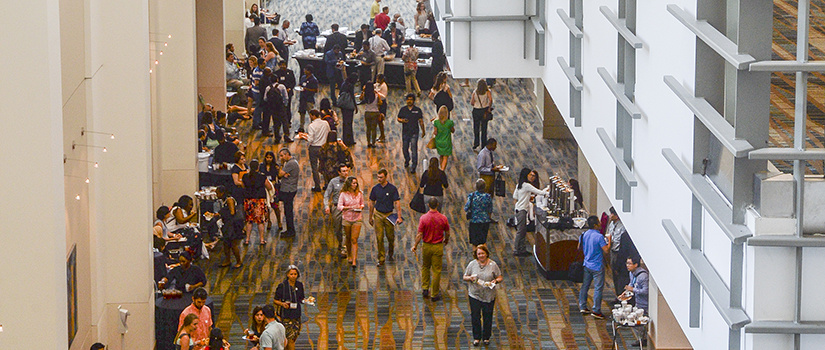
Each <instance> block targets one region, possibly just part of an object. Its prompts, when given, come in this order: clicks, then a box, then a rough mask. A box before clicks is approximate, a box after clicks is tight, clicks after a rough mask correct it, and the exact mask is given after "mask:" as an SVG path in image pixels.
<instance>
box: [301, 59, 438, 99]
mask: <svg viewBox="0 0 825 350" xmlns="http://www.w3.org/2000/svg"><path fill="white" fill-rule="evenodd" d="M292 57H293V58H295V59H296V60H297V61H298V65H299V66H300V67H301V71H303V70H304V66H306V65H307V64H312V67H313V68H314V71H313V73H314V74H315V78H317V79H318V82H319V83H321V84H328V80H327V76H326V67H325V63H324V59H323V55H322V54H320V53H316V54H315V56H309V55H306V54H302V53H296V54H294V55H292ZM358 62H359V61H357V60H352V59H347V64H348V66H347V74H348V75H349V74H359V73H360V71H359V70H360V69H368V68H367V67H364V66H361V65H360V64H359V63H358ZM415 76H416V78H417V79H418V86H419V87H420V88H421V90H422V91H427V90H429V89H430V88H432V86H433V73H432V65H431V64H430V63H429V60H427V62H426V63H418V72H417V74H416V75H415ZM384 80H385V81H386V82H387V85H390V86H393V87H406V82H405V81H404V62H403V61H401V59H400V58H397V57H396V58H394V59H393V60H392V61H386V62H385V63H384Z"/></svg>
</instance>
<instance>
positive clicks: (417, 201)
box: [410, 188, 427, 214]
mask: <svg viewBox="0 0 825 350" xmlns="http://www.w3.org/2000/svg"><path fill="white" fill-rule="evenodd" d="M410 209H412V210H415V211H417V212H419V213H421V214H424V213H426V212H427V206H426V205H424V194H423V193H421V188H419V189H418V191H416V192H415V195H413V198H412V200H411V201H410Z"/></svg>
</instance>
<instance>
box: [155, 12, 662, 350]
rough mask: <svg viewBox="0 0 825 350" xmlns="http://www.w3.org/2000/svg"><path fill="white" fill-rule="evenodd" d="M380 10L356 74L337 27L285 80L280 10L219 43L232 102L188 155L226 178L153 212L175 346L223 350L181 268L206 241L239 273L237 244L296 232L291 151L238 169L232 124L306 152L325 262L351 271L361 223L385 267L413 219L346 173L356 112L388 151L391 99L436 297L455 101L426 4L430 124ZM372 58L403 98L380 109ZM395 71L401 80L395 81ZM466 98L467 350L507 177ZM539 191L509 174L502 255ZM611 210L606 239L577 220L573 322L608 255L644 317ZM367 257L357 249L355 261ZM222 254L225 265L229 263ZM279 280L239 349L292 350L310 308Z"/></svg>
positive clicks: (366, 28)
mask: <svg viewBox="0 0 825 350" xmlns="http://www.w3.org/2000/svg"><path fill="white" fill-rule="evenodd" d="M380 2H381V0H375V2H374V3H373V4H372V6H371V7H370V11H369V12H370V21H369V24H364V25H362V26H361V28H360V29H361V30H360V31H358V32H357V33H356V34H355V45H354V52H355V53H356V56H355V57H357V58H358V59H359V60H360V61H361V62H362V64H363V67H364V68H363V72H361V73H360V74H357V75H353V74H351V75H348V76H347V75H345V74H344V72H343V69H342V62H343V61H344V57H343V51H344V48H346V47H347V46H349V45H348V39H347V38H346V36H345V35H343V34H341V33H339V32H338V29H339V27H338V25H337V24H333V25H332V26H331V30H332V34H331V35H329V36H328V37H327V40H326V45H325V47H324V48H323V55H324V65H325V67H323V68H321V67H313V66H312V65H305V66H304V67H303V69H302V72H300V74H298V75H297V77H296V74H295V73H294V71H293V70H292V69H290V68H289V60H290V56H289V50H290V47H291V46H294V45H296V43H297V42H298V41H297V40H292V39H291V38H290V35H289V33H290V32H291V30H290V29H289V28H290V22H289V21H288V20H283V21H281V18H280V15H278V14H272V13H268V14H262V13H259V11H258V7H257V5H253V6H252V8H250V10H249V12H248V13H247V21H248V22H247V23H248V28H247V32H246V38H245V41H244V49H245V55H242V57H239V56H238V55H237V54H236V53H235V48H234V45H233V44H228V45H227V46H226V79H227V87H228V90H232V91H236V92H238V94H237V96H240V98H231V99H229V101H228V103H227V109H226V113H224V112H221V111H216V110H215V108H214V107H213V106H212V105H210V104H206V103H204V104H203V108H202V110H201V112H200V113H199V114H198V123H199V125H200V127H199V131H198V135H199V138H198V139H199V144H198V151H205V152H212V154H213V161H212V162H213V164H228V166H227V170H229V172H230V173H231V181H228V182H227V183H226V184H223V185H220V186H217V189H216V191H215V192H216V197H217V199H216V200H214V202H213V203H214V204H213V205H212V207H210V208H197V207H195V206H194V201H193V200H192V198H191V197H189V196H186V195H184V196H182V197H181V198H180V199H179V201H178V202H177V203H175V205H174V206H173V207H172V208H168V207H165V206H162V207H160V208H159V209H158V211H157V213H156V214H157V219H158V220H157V221H156V223H155V226H154V234H155V236H156V237H155V262H156V265H155V281H156V282H158V283H159V289H164V288H165V287H167V286H174V287H176V288H178V289H182V290H183V291H184V292H191V293H192V304H191V305H190V306H189V307H187V308H186V309H185V310H184V312H183V313H181V315H180V320H179V324H178V330H177V335H176V337H175V340H174V343H175V345H176V346H177V347H178V348H179V349H203V348H209V349H219V348H221V347H224V348H228V346H229V345H228V343H226V341H225V339H224V338H223V335H222V333H221V331H220V329H218V328H213V326H214V325H213V322H212V319H211V311H210V309H209V307H208V306H205V305H204V303H205V300H206V298H207V292H206V289H205V287H206V286H207V284H208V283H207V280H206V276H205V275H204V273H203V271H202V270H201V269H200V268H199V267H198V266H197V265H194V264H192V262H193V260H196V259H198V258H199V257H201V254H203V253H205V252H207V251H208V250H209V249H211V248H212V247H213V246H214V245H215V244H216V243H217V242H223V260H222V261H221V263H220V265H219V266H220V267H229V266H232V267H233V268H240V267H242V266H243V258H242V256H241V253H240V249H239V246H240V245H241V242H243V244H245V245H249V244H250V242H253V241H254V240H255V239H253V236H252V234H253V231H257V232H258V237H257V239H258V240H259V244H260V246H261V247H263V246H266V245H267V238H268V237H269V234H270V232H271V230H272V228H273V227H277V231H276V234H275V235H276V237H280V238H287V239H288V238H291V237H295V236H296V235H297V234H299V233H300V232H303V230H301V229H299V228H298V226H300V225H301V224H302V223H300V222H298V223H296V222H295V209H294V201H295V197H296V195H297V193H298V192H299V187H300V186H301V184H302V182H301V181H300V180H301V176H302V174H305V172H306V169H301V165H300V163H299V162H298V160H297V159H296V156H297V155H293V152H292V151H290V149H289V148H288V147H285V146H284V147H281V148H280V149H278V150H277V152H271V151H270V152H266V154H265V155H264V159H263V161H262V162H260V161H258V160H257V159H255V158H254V157H253V158H252V159H248V158H247V154H246V153H245V144H244V142H243V141H242V139H243V138H244V137H245V136H247V135H241V134H239V132H238V130H237V129H236V128H234V127H233V125H235V124H236V123H238V122H239V121H244V120H251V129H252V130H251V131H250V133H254V132H255V130H261V134H260V136H261V137H270V136H271V137H272V141H273V144H279V143H282V142H283V143H284V144H286V143H291V142H295V141H298V142H301V143H303V142H305V143H306V152H307V154H308V158H309V164H310V168H311V169H310V174H311V175H310V176H311V178H312V183H313V185H312V188H311V193H310V196H314V195H315V194H316V193H319V192H323V202H322V203H323V204H322V207H323V210H324V213H325V214H328V215H327V216H325V217H323V218H321V219H320V220H325V221H328V223H329V225H330V227H331V229H332V232H333V234H334V236H335V238H336V240H337V242H338V244H337V246H336V247H334V251H333V254H334V255H336V256H339V257H340V258H342V259H344V258H346V260H347V264H348V265H350V266H351V267H352V268H356V267H357V266H358V261H359V259H358V257H359V237H360V235H361V233H362V231H368V229H367V230H363V229H364V226H365V225H364V222H365V221H366V222H367V223H368V225H369V226H370V227H372V228H373V233H374V235H375V237H376V242H377V247H375V252H376V254H377V265H378V266H379V267H381V266H383V265H385V264H386V263H387V262H393V261H394V259H395V255H396V251H395V243H396V237H395V230H396V226H397V225H399V224H401V223H402V222H403V221H405V219H407V220H414V218H405V217H403V213H404V212H405V211H403V210H402V207H401V203H402V202H401V201H402V197H401V194H400V192H399V189H398V188H397V187H396V186H395V185H394V184H393V183H392V182H391V177H392V175H393V174H391V173H390V171H388V170H387V169H380V170H378V171H377V172H375V173H374V176H375V178H376V179H377V183H376V184H375V185H374V186H372V187H371V188H369V189H367V188H363V187H362V185H363V184H362V183H361V181H360V180H359V178H358V177H356V176H353V175H352V174H354V173H355V172H354V171H353V169H354V168H355V167H356V166H357V165H356V164H357V162H356V160H355V159H354V158H353V153H352V152H351V148H352V147H354V146H355V145H356V144H357V141H356V138H355V135H354V134H353V122H354V116H355V114H356V113H359V112H361V113H362V114H363V116H364V118H363V120H364V123H365V126H366V139H365V144H366V147H367V148H374V147H379V146H378V145H379V144H383V143H385V141H386V134H385V128H384V122H385V119H386V115H387V113H388V110H389V109H388V105H390V104H396V103H397V104H398V105H399V106H400V108H399V109H398V112H397V115H396V118H395V121H396V122H397V123H399V124H401V136H402V145H401V146H402V153H403V157H404V167H405V168H406V169H407V171H408V172H409V173H411V174H416V173H417V172H418V170H419V149H418V144H419V139H421V138H424V139H426V138H427V137H428V130H429V133H430V138H429V140H428V142H427V148H428V149H433V150H434V152H432V153H433V154H432V155H431V158H429V159H427V160H426V161H424V162H423V163H425V164H424V165H423V170H424V171H423V173H421V177H420V180H419V181H418V187H417V188H416V191H417V193H418V194H420V195H422V196H423V202H424V203H426V209H425V210H424V212H423V213H422V214H423V215H421V216H420V218H418V224H417V235H416V236H415V240H414V245H413V246H412V248H411V251H412V253H416V252H417V250H418V248H419V245H420V244H421V243H422V242H423V248H422V249H421V250H422V258H423V259H422V260H423V261H422V265H421V289H422V296H423V297H424V298H428V299H429V300H431V301H432V302H437V301H439V300H441V298H442V292H441V287H440V286H441V267H442V260H443V254H444V249H445V248H444V247H445V245H446V244H447V243H448V242H449V240H450V238H451V234H452V231H451V230H450V222H449V220H448V218H447V217H446V216H445V215H444V214H443V210H444V208H445V206H448V205H449V204H450V203H447V200H446V199H445V191H450V190H451V189H452V188H451V187H450V181H449V179H448V176H447V172H446V170H447V169H448V167H449V165H450V164H449V160H450V158H451V156H452V155H453V140H452V135H453V134H454V133H455V131H456V127H457V125H456V123H455V122H454V115H453V110H454V108H455V104H454V100H453V93H452V91H451V90H450V87H449V85H448V79H449V78H448V73H447V72H446V71H443V68H444V62H443V61H441V58H439V57H440V56H443V47H441V43H440V41H439V39H438V38H439V34H438V31H437V27H435V23H434V19H433V15H432V12H431V8H430V4H429V0H417V6H416V13H415V15H414V21H413V25H414V28H415V31H416V32H417V33H428V34H431V35H432V38H433V41H434V48H433V53H434V55H440V56H439V57H436V56H434V59H433V70H434V74H435V79H434V81H435V84H434V85H433V87H432V89H431V90H430V91H429V93H428V94H427V95H426V96H425V97H424V98H428V99H429V100H430V101H431V103H433V105H434V107H435V110H436V111H437V113H436V115H435V116H425V113H424V111H423V110H422V108H421V107H419V106H418V105H417V103H418V102H419V99H420V98H421V91H420V87H419V86H418V83H417V81H416V79H415V71H416V69H417V65H416V63H417V59H418V51H417V49H416V48H415V46H414V45H410V46H409V47H408V48H407V49H406V50H404V51H403V52H402V51H401V44H402V43H404V42H405V40H404V38H403V35H404V31H405V30H404V29H405V28H406V25H405V24H404V21H403V18H402V17H401V15H400V14H395V15H393V16H392V17H390V16H389V8H388V7H387V6H383V7H381V5H380ZM279 21H280V24H281V27H280V28H274V29H272V32H271V34H272V35H271V38H269V39H267V37H268V33H266V31H265V30H264V29H263V27H262V26H261V23H262V22H270V23H273V22H274V23H275V24H278V23H279ZM299 34H300V35H301V44H302V45H303V46H304V47H305V48H307V47H312V48H314V47H315V46H316V40H317V37H318V36H319V35H320V32H319V28H318V25H317V24H315V23H314V22H313V18H312V15H307V16H306V18H305V22H304V23H302V24H301V26H300V30H299ZM379 53H380V54H381V55H383V54H387V53H392V54H395V55H398V56H402V57H403V61H404V71H405V78H406V94H405V95H404V100H403V101H391V99H390V98H389V96H390V94H389V87H388V86H387V83H386V82H385V79H384V75H383V74H384V71H383V62H384V60H383V59H381V58H380V56H379ZM407 72H411V74H406V73H407ZM316 73H321V74H325V75H326V77H327V78H328V81H329V86H328V89H323V88H322V87H321V86H320V84H319V82H318V79H317V78H316V77H315V74H316ZM296 91H297V92H298V101H297V102H298V103H297V104H298V108H297V109H298V117H297V118H296V119H297V120H296V122H297V123H295V124H296V126H297V128H296V129H295V130H293V113H292V110H291V109H292V108H291V106H292V100H293V97H294V94H295V92H296ZM356 91H358V92H359V93H356ZM318 95H322V96H324V95H325V96H326V97H323V98H322V99H321V100H320V103H319V104H318V105H317V108H316V104H315V101H316V97H317V96H318ZM398 102H402V103H398ZM467 102H468V103H469V104H470V105H471V106H472V111H471V113H472V121H473V128H472V130H473V147H472V149H473V151H476V152H478V154H477V156H476V160H475V164H474V165H475V169H476V172H477V180H476V181H475V183H474V188H475V191H473V192H472V193H469V194H468V195H467V197H466V201H465V202H464V206H463V210H464V212H465V213H466V219H467V222H468V227H467V232H468V234H469V242H470V244H471V246H469V247H466V248H467V250H468V251H470V252H471V255H472V259H470V262H469V264H468V265H467V267H466V269H465V271H464V274H463V277H462V279H463V281H465V282H466V283H467V290H468V295H469V300H470V302H469V304H470V305H469V307H470V310H471V316H472V336H473V345H474V346H479V345H480V344H482V343H484V344H489V342H490V338H491V336H492V334H491V327H492V322H493V317H492V314H493V310H494V305H495V296H496V293H495V288H497V287H496V286H497V285H498V284H500V283H502V282H503V280H504V278H503V276H502V272H501V269H500V267H499V265H498V264H497V263H496V262H495V261H493V260H492V258H491V251H490V249H489V248H488V246H487V244H486V243H487V236H488V231H489V228H490V225H491V224H495V223H497V222H498V221H497V220H496V219H495V216H496V215H494V213H493V202H494V198H495V195H496V194H495V191H494V182H495V181H496V177H497V175H499V174H500V172H502V171H505V167H504V166H503V165H502V162H501V160H500V159H499V158H498V157H497V155H496V149H497V146H498V142H497V140H496V139H495V138H493V137H489V136H490V135H489V133H488V124H489V123H490V121H491V120H492V113H493V105H494V95H493V92H492V90H491V87H490V86H488V84H487V80H485V79H479V80H478V81H477V84H476V86H475V88H474V89H473V91H472V93H471V98H470V100H469V101H467ZM339 113H340V114H339ZM306 115H309V119H310V120H309V123H306V120H305V116H306ZM270 124H271V125H270ZM428 125H429V126H428ZM293 133H294V134H293ZM250 136H251V135H250ZM291 136H292V137H294V139H292V138H291ZM293 149H294V148H293ZM547 194H548V193H547V191H546V190H543V189H541V186H540V185H539V173H538V172H537V171H535V170H532V169H529V168H524V169H522V170H521V172H520V173H519V178H518V183H517V185H516V187H515V190H514V192H513V193H512V198H513V199H514V213H515V214H514V215H515V217H516V221H517V222H518V224H517V229H516V230H517V234H516V239H515V241H514V242H513V249H514V251H513V252H512V254H513V255H514V256H516V257H523V256H529V255H532V253H531V252H530V251H529V250H528V249H527V247H526V242H527V239H526V233H527V231H528V222H531V221H532V222H535V221H536V219H535V217H534V214H533V211H532V210H531V206H532V205H533V204H532V203H533V202H534V201H535V197H536V196H546V195H547ZM498 195H499V196H501V195H502V194H500V193H499V194H498ZM282 211H283V214H282ZM611 212H612V215H611V217H610V220H609V224H608V225H607V226H608V227H609V228H608V229H607V231H608V233H607V235H606V236H604V235H603V234H602V232H600V231H598V229H599V227H601V226H605V224H607V223H600V222H598V220H597V219H595V217H592V218H590V219H588V227H589V228H590V229H589V230H587V231H586V232H585V233H584V234H583V235H582V236H581V238H580V247H581V249H582V250H583V252H584V256H585V261H584V273H583V274H584V281H585V282H584V285H583V286H582V289H581V291H582V294H581V295H580V302H579V304H580V309H581V311H582V313H589V314H592V315H593V316H594V317H597V318H602V317H603V315H602V314H601V312H600V304H601V289H602V288H603V284H604V272H603V271H604V270H603V263H602V259H603V254H606V253H608V252H610V266H611V270H612V271H613V281H614V282H615V284H616V286H615V287H616V293H617V295H619V294H621V292H623V291H624V290H630V291H633V292H634V293H635V299H636V303H637V305H644V308H646V307H647V306H646V305H647V299H646V297H647V276H646V271H645V270H644V268H643V267H640V266H639V264H640V262H639V258H638V254H637V253H634V252H635V249H633V248H632V242H631V241H629V235H627V234H626V231H624V229H623V225H621V221H619V220H618V216H616V215H615V211H613V210H612V208H611ZM200 213H206V215H207V216H209V218H207V219H206V220H205V221H199V220H198V215H199V214H200ZM365 213H366V214H367V217H366V218H365V217H364V214H365ZM500 215H507V214H506V213H500ZM591 219H593V220H591ZM195 222H200V225H199V226H198V225H191V224H190V223H195ZM193 226H194V227H193ZM201 231H203V232H201ZM184 237H185V238H187V240H189V241H192V240H195V241H196V242H198V243H196V244H191V245H192V246H195V249H194V250H187V251H184V252H183V253H182V254H180V256H179V257H178V258H177V260H176V259H172V258H171V257H170V256H169V254H168V250H167V249H166V244H167V243H169V242H175V241H177V240H180V239H181V238H184ZM201 241H203V243H200V242H201ZM201 247H202V249H201ZM370 248H371V247H369V248H364V247H362V249H361V251H362V252H363V251H364V250H365V249H370ZM469 255H470V254H468V257H469ZM232 257H234V259H235V264H232ZM643 274H644V275H643ZM285 276H286V277H285V279H284V280H283V282H282V283H280V284H278V286H277V289H276V292H275V298H274V300H272V302H271V303H269V304H267V305H261V306H256V307H254V308H253V310H252V315H251V318H250V325H249V327H248V329H246V330H245V331H244V332H245V336H246V340H247V348H254V349H256V350H264V349H294V346H295V340H296V339H297V337H298V335H299V334H300V331H301V312H302V304H303V303H305V302H307V300H308V299H307V296H306V295H305V293H304V286H303V284H302V283H301V282H300V281H299V278H300V271H299V269H298V267H296V266H294V265H290V266H289V267H288V269H287V270H286V271H285ZM591 283H593V284H595V289H596V292H595V293H594V298H593V301H594V306H593V308H592V310H591V309H588V308H587V305H586V304H587V291H588V289H589V287H590V284H591ZM639 307H640V308H641V307H642V306H639Z"/></svg>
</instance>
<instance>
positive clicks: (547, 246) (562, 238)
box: [533, 207, 585, 280]
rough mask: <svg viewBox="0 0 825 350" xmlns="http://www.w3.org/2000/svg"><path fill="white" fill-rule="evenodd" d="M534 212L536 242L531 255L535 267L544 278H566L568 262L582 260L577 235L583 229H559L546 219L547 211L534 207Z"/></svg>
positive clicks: (568, 267)
mask: <svg viewBox="0 0 825 350" xmlns="http://www.w3.org/2000/svg"><path fill="white" fill-rule="evenodd" d="M534 210H535V213H536V220H538V224H537V225H536V244H535V245H534V246H533V257H534V258H535V260H536V267H537V268H538V271H539V273H541V274H542V275H543V276H544V278H547V279H551V280H566V279H568V270H569V269H570V264H571V263H573V262H575V261H583V260H584V256H583V255H582V252H581V250H579V249H578V243H579V236H580V235H581V234H582V233H583V232H584V231H585V230H584V229H575V228H574V229H567V230H559V229H557V228H556V223H551V222H549V221H548V219H547V213H546V212H545V211H543V210H541V209H539V208H538V207H534Z"/></svg>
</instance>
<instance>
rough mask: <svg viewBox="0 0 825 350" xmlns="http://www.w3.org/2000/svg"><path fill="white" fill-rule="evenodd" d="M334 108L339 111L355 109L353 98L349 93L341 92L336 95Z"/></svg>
mask: <svg viewBox="0 0 825 350" xmlns="http://www.w3.org/2000/svg"><path fill="white" fill-rule="evenodd" d="M335 106H336V107H338V108H341V109H355V98H354V97H353V96H352V94H350V93H349V91H341V92H340V93H339V94H338V100H336V101H335Z"/></svg>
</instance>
